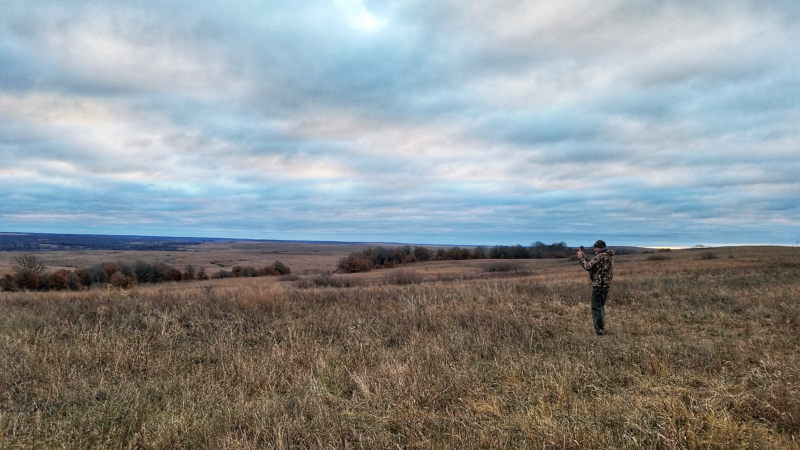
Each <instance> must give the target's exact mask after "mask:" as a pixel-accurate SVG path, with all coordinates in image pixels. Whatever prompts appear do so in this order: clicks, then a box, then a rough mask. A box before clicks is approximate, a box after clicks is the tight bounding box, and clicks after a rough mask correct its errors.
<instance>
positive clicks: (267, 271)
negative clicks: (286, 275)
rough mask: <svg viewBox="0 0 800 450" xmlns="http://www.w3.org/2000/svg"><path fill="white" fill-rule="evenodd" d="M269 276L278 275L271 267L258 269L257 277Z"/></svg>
mask: <svg viewBox="0 0 800 450" xmlns="http://www.w3.org/2000/svg"><path fill="white" fill-rule="evenodd" d="M270 275H279V273H278V271H277V270H275V268H274V267H272V266H267V267H263V268H261V269H259V271H258V276H261V277H264V276H270Z"/></svg>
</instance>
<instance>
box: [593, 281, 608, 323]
mask: <svg viewBox="0 0 800 450" xmlns="http://www.w3.org/2000/svg"><path fill="white" fill-rule="evenodd" d="M608 289H609V288H607V287H594V286H593V287H592V320H593V321H594V332H595V333H597V334H606V298H608Z"/></svg>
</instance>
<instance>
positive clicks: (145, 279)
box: [133, 260, 158, 283]
mask: <svg viewBox="0 0 800 450" xmlns="http://www.w3.org/2000/svg"><path fill="white" fill-rule="evenodd" d="M133 271H134V273H135V275H136V276H135V278H136V281H138V282H139V283H155V282H156V281H157V280H156V279H157V276H158V274H157V272H156V268H155V267H154V266H153V265H152V264H150V263H149V262H146V261H142V260H137V261H136V264H134V265H133Z"/></svg>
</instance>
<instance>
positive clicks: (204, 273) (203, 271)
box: [197, 269, 208, 280]
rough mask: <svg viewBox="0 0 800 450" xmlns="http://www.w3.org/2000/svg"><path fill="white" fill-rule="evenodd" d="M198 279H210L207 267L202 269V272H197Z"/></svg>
mask: <svg viewBox="0 0 800 450" xmlns="http://www.w3.org/2000/svg"><path fill="white" fill-rule="evenodd" d="M197 279H198V280H207V279H208V274H207V273H206V269H200V272H197Z"/></svg>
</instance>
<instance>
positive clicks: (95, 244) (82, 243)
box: [0, 233, 234, 252]
mask: <svg viewBox="0 0 800 450" xmlns="http://www.w3.org/2000/svg"><path fill="white" fill-rule="evenodd" d="M232 241H234V239H216V238H189V237H186V238H184V237H158V236H108V235H94V234H45V233H0V251H6V252H8V251H67V250H142V251H146V250H147V251H152V250H161V251H179V250H184V249H185V248H186V247H187V246H193V245H199V244H202V243H203V242H232Z"/></svg>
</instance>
